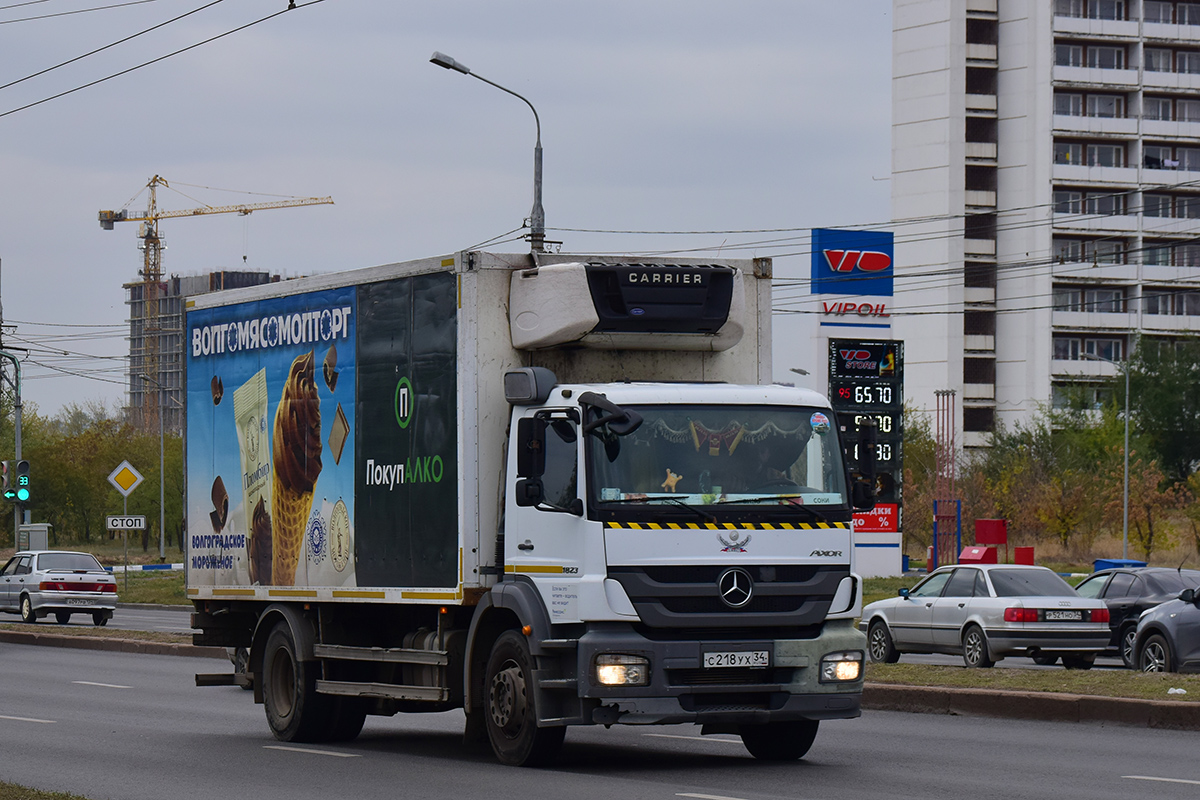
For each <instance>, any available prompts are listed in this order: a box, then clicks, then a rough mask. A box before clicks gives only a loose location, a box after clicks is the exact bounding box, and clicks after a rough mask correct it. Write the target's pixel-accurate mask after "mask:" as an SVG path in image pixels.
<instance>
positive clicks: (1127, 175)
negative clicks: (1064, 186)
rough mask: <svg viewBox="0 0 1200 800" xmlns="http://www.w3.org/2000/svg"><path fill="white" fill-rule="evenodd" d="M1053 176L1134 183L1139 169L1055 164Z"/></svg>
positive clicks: (1066, 179) (1061, 180)
mask: <svg viewBox="0 0 1200 800" xmlns="http://www.w3.org/2000/svg"><path fill="white" fill-rule="evenodd" d="M1051 178H1052V179H1053V180H1054V181H1055V182H1056V183H1107V184H1112V185H1134V184H1137V183H1138V171H1137V170H1136V169H1134V168H1133V167H1089V166H1085V165H1083V164H1055V165H1054V168H1053V170H1052V171H1051ZM1195 179H1200V175H1196V176H1195ZM1180 183H1182V181H1180Z"/></svg>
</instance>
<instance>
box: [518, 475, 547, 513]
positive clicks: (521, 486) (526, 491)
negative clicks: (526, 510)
mask: <svg viewBox="0 0 1200 800" xmlns="http://www.w3.org/2000/svg"><path fill="white" fill-rule="evenodd" d="M543 497H544V492H543V489H542V479H541V478H522V479H521V480H519V481H517V486H516V494H515V499H516V501H517V505H519V506H536V505H537V504H539V503H541V502H542V499H543Z"/></svg>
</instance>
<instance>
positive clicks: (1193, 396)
mask: <svg viewBox="0 0 1200 800" xmlns="http://www.w3.org/2000/svg"><path fill="white" fill-rule="evenodd" d="M1125 368H1126V369H1128V370H1129V371H1130V373H1129V405H1130V413H1131V417H1132V419H1131V423H1135V424H1136V428H1137V430H1138V431H1139V432H1140V433H1141V435H1142V436H1143V437H1144V438H1145V440H1146V444H1147V450H1148V454H1150V455H1152V456H1153V458H1154V459H1155V460H1156V461H1158V462H1159V463H1160V464H1161V465H1162V468H1163V470H1164V472H1165V473H1166V476H1167V477H1168V478H1170V479H1171V480H1172V481H1173V482H1186V481H1187V479H1188V477H1189V476H1190V475H1191V474H1192V473H1193V472H1195V471H1196V468H1197V466H1200V391H1198V390H1197V387H1200V338H1196V337H1192V338H1189V339H1185V340H1182V341H1178V342H1175V343H1173V344H1172V343H1171V342H1156V341H1154V340H1152V339H1148V338H1142V339H1140V340H1139V341H1138V346H1137V348H1136V349H1135V350H1134V352H1133V355H1132V356H1131V358H1130V359H1129V361H1128V362H1127V363H1126V366H1125ZM1116 387H1117V390H1118V392H1119V393H1120V397H1121V401H1122V402H1124V392H1125V382H1124V379H1123V378H1122V379H1118V380H1117V381H1116Z"/></svg>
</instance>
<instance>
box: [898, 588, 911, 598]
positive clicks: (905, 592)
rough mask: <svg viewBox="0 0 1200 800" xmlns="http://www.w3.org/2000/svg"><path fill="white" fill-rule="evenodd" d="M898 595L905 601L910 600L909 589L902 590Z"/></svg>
mask: <svg viewBox="0 0 1200 800" xmlns="http://www.w3.org/2000/svg"><path fill="white" fill-rule="evenodd" d="M897 594H899V595H900V596H901V597H903V598H904V599H905V600H907V599H908V589H901V590H900V591H899V592H897Z"/></svg>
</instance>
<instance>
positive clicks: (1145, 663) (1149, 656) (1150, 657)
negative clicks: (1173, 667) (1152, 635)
mask: <svg viewBox="0 0 1200 800" xmlns="http://www.w3.org/2000/svg"><path fill="white" fill-rule="evenodd" d="M1166 670H1167V654H1166V652H1164V651H1163V647H1162V645H1161V644H1159V643H1158V642H1151V643H1150V644H1148V645H1146V647H1145V649H1143V650H1142V672H1166Z"/></svg>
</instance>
